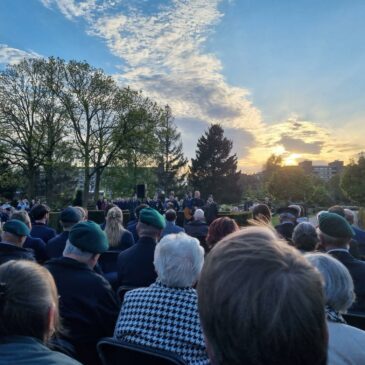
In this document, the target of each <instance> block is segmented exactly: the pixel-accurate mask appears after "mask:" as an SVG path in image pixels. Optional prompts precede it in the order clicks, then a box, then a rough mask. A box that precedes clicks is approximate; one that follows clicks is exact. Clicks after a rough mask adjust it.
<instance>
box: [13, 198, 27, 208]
mask: <svg viewBox="0 0 365 365" xmlns="http://www.w3.org/2000/svg"><path fill="white" fill-rule="evenodd" d="M16 208H17V209H18V210H29V202H28V199H26V198H23V199H22V200H19V202H18V205H17V207H16Z"/></svg>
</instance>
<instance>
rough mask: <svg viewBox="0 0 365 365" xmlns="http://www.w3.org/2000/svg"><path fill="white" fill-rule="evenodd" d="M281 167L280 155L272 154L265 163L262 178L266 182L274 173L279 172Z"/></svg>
mask: <svg viewBox="0 0 365 365" xmlns="http://www.w3.org/2000/svg"><path fill="white" fill-rule="evenodd" d="M282 166H283V158H282V156H280V155H275V154H272V155H271V156H270V157H269V158H268V159H267V161H266V163H265V165H264V169H263V177H264V180H265V181H266V182H267V181H269V180H270V178H271V176H272V175H273V173H274V172H276V171H278V170H280V168H281V167H282Z"/></svg>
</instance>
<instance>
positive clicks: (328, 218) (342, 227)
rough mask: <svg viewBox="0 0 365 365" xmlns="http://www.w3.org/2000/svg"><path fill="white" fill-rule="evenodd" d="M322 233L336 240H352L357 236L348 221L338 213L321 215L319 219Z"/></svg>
mask: <svg viewBox="0 0 365 365" xmlns="http://www.w3.org/2000/svg"><path fill="white" fill-rule="evenodd" d="M318 223H319V229H320V231H321V232H323V233H325V234H327V235H329V236H331V237H335V238H351V237H353V236H354V235H355V233H354V231H353V229H352V228H351V226H350V224H349V223H348V222H347V220H346V219H345V218H343V217H341V216H340V215H338V214H336V213H328V212H324V213H321V214H320V215H319V217H318Z"/></svg>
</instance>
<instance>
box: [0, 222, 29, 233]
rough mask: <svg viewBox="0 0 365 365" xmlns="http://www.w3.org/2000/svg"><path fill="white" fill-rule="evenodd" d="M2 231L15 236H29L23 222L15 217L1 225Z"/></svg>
mask: <svg viewBox="0 0 365 365" xmlns="http://www.w3.org/2000/svg"><path fill="white" fill-rule="evenodd" d="M3 231H4V232H9V233H12V234H13V235H15V236H19V237H22V236H29V233H30V230H29V228H28V227H27V226H26V224H25V223H23V222H21V221H18V220H16V219H11V220H10V221H7V222H6V223H4V225H3Z"/></svg>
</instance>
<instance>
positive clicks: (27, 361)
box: [0, 260, 80, 365]
mask: <svg viewBox="0 0 365 365" xmlns="http://www.w3.org/2000/svg"><path fill="white" fill-rule="evenodd" d="M0 318H1V320H0V365H5V364H7V365H8V364H17V365H31V364H34V365H43V364H44V365H46V364H47V365H56V364H60V365H61V364H62V365H77V364H78V365H80V363H79V362H78V361H76V360H74V359H72V358H70V357H68V356H66V355H64V354H61V353H59V352H53V351H51V350H50V349H49V348H48V347H47V346H46V343H47V342H48V341H49V340H50V339H51V337H52V335H54V334H55V333H56V332H57V330H58V328H59V316H58V295H57V289H56V286H55V283H54V281H53V278H52V276H51V274H50V273H49V272H48V271H47V270H46V269H45V268H43V267H41V266H39V265H38V264H36V263H33V262H30V261H23V260H19V261H9V262H7V263H5V264H3V265H1V266H0Z"/></svg>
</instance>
